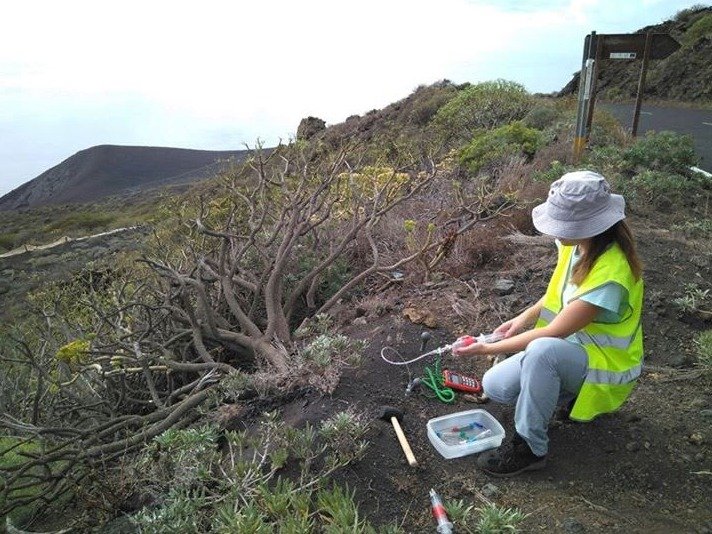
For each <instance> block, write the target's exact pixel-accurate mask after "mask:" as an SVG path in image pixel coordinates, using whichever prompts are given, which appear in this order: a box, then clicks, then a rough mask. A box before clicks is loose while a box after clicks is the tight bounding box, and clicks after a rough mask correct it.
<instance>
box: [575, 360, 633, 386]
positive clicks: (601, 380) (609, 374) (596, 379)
mask: <svg viewBox="0 0 712 534" xmlns="http://www.w3.org/2000/svg"><path fill="white" fill-rule="evenodd" d="M642 370H643V366H642V365H636V366H635V367H631V368H630V369H628V370H626V371H604V370H603V369H589V370H588V372H587V373H586V380H585V382H587V383H589V384H611V385H616V386H617V385H621V384H627V383H628V382H632V381H633V380H635V379H636V378H638V377H639V376H640V372H641V371H642Z"/></svg>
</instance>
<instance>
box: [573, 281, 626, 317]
mask: <svg viewBox="0 0 712 534" xmlns="http://www.w3.org/2000/svg"><path fill="white" fill-rule="evenodd" d="M579 299H581V300H583V301H584V302H588V303H589V304H593V305H594V306H597V307H598V308H600V311H599V312H598V315H596V318H595V319H594V321H595V322H597V323H617V322H619V321H620V320H621V319H622V318H623V317H624V316H625V315H627V311H628V310H627V308H628V295H627V292H626V290H625V288H624V287H623V286H622V285H620V284H617V283H616V282H609V283H607V284H604V285H602V286H601V287H597V288H596V289H594V290H593V291H590V292H588V293H586V294H584V295H581V296H580V297H579Z"/></svg>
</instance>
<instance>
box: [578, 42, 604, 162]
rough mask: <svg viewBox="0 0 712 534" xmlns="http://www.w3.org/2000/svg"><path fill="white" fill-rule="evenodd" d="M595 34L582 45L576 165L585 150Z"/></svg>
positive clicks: (595, 44) (595, 43)
mask: <svg viewBox="0 0 712 534" xmlns="http://www.w3.org/2000/svg"><path fill="white" fill-rule="evenodd" d="M597 41H598V39H597V38H596V32H591V34H590V35H587V36H586V40H585V41H584V45H583V60H582V61H581V72H580V74H579V93H578V111H577V113H576V134H575V137H574V150H573V162H574V163H578V161H579V160H580V159H581V155H582V154H583V150H584V148H586V118H587V116H588V102H589V98H590V95H591V81H592V79H593V78H592V76H593V72H592V71H593V64H594V61H593V60H592V59H591V57H592V55H593V54H592V52H593V50H594V49H595V47H596V46H597Z"/></svg>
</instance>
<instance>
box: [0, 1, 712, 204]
mask: <svg viewBox="0 0 712 534" xmlns="http://www.w3.org/2000/svg"><path fill="white" fill-rule="evenodd" d="M694 4H699V2H696V1H680V0H630V1H620V0H560V1H559V0H539V1H527V0H501V1H496V0H439V1H437V2H436V1H435V0H430V1H420V0H330V1H328V0H324V1H318V0H256V1H252V2H244V1H243V2H241V1H238V0H233V1H212V0H204V1H202V2H197V1H195V0H193V1H191V2H182V1H176V0H173V1H170V2H168V1H165V2H164V1H158V0H142V1H134V0H123V1H121V2H118V1H109V0H104V1H100V0H91V1H78V0H62V1H56V0H47V1H35V0H22V1H14V2H5V3H4V5H3V8H2V17H1V18H0V195H2V194H4V193H7V192H8V191H10V190H11V189H14V188H15V187H17V186H18V185H20V184H22V183H24V182H26V181H28V180H30V179H32V178H34V177H35V176H37V175H39V174H40V173H41V172H43V171H45V170H47V169H48V168H49V167H52V166H54V165H56V164H58V163H60V162H61V161H62V160H64V159H66V158H67V157H69V156H71V155H72V154H74V153H75V152H77V151H79V150H82V149H84V148H88V147H90V146H94V145H100V144H121V145H152V146H174V147H184V148H200V149H212V150H227V149H240V148H244V147H243V146H242V145H243V143H249V144H250V145H252V144H254V142H255V140H256V139H257V138H258V137H259V138H261V139H263V140H265V141H266V142H267V143H268V144H273V143H276V142H277V141H278V139H280V138H282V139H288V138H289V137H290V136H293V135H294V133H295V132H296V129H297V125H298V124H299V121H300V119H301V118H302V117H305V116H308V115H313V116H317V117H320V118H322V119H324V120H325V121H326V122H327V124H333V123H337V122H341V121H343V120H344V119H345V118H346V117H348V116H349V115H353V114H363V113H365V112H367V111H369V110H371V109H375V108H382V107H384V106H387V105H388V104H390V103H391V102H394V101H396V100H399V99H401V98H404V97H406V96H408V95H409V94H410V93H411V92H412V91H413V90H414V89H415V88H416V87H417V86H418V85H422V84H430V83H433V82H435V81H438V80H442V79H444V78H447V79H449V80H452V81H454V82H457V83H462V82H473V83H475V82H480V81H485V80H491V79H495V78H505V79H509V80H514V81H518V82H520V83H522V84H524V85H525V86H526V87H527V89H528V90H530V91H532V92H550V91H556V90H558V89H560V88H561V87H563V86H564V85H565V84H566V83H567V82H568V81H569V80H570V79H571V75H572V74H573V73H574V72H575V71H577V70H578V69H579V67H580V62H581V54H582V47H583V40H584V37H585V36H586V34H588V33H590V32H591V31H592V30H595V31H597V32H599V33H628V32H633V31H635V30H637V29H639V28H641V27H643V26H646V25H650V24H657V23H659V22H661V21H663V20H666V19H669V18H671V17H673V16H674V15H675V13H676V12H677V11H679V10H681V9H684V8H687V7H690V6H692V5H694Z"/></svg>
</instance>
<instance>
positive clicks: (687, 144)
mask: <svg viewBox="0 0 712 534" xmlns="http://www.w3.org/2000/svg"><path fill="white" fill-rule="evenodd" d="M623 159H624V161H625V162H626V164H627V165H628V166H629V167H630V168H631V169H635V168H637V167H643V168H646V169H649V170H652V171H666V172H672V173H687V172H688V169H689V168H690V166H692V165H696V164H697V163H698V160H699V158H698V157H697V155H696V154H695V145H694V142H693V139H692V136H689V135H680V134H676V133H674V132H659V133H655V132H648V133H647V134H646V135H645V137H642V138H639V139H638V140H637V141H636V142H635V143H634V144H633V146H631V147H630V148H628V149H627V150H626V151H625V152H624V153H623Z"/></svg>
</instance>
